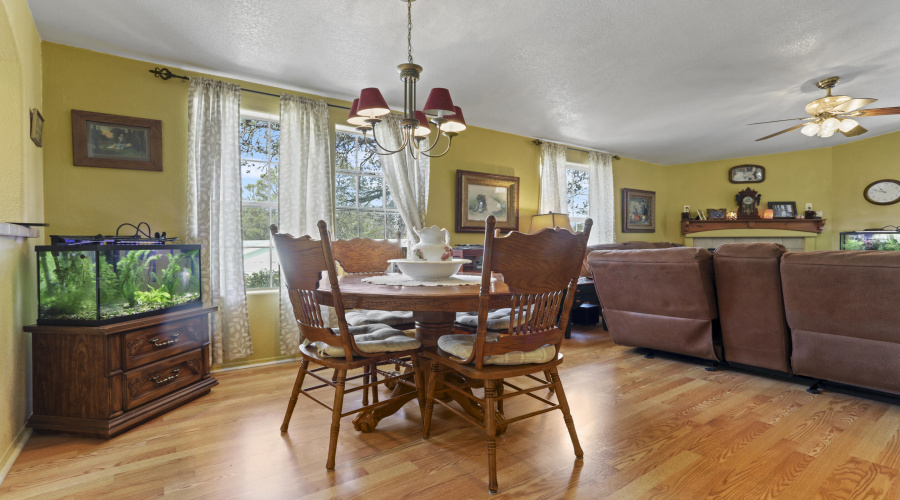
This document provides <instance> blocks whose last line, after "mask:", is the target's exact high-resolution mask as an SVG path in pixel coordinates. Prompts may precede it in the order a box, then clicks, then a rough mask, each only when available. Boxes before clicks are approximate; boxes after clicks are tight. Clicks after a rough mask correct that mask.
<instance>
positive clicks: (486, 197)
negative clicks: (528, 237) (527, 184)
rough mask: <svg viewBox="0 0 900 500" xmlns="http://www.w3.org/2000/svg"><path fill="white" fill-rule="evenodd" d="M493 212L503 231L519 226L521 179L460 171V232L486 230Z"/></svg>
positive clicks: (458, 214) (457, 180)
mask: <svg viewBox="0 0 900 500" xmlns="http://www.w3.org/2000/svg"><path fill="white" fill-rule="evenodd" d="M489 215H493V216H494V217H495V218H496V219H497V229H499V230H500V231H504V232H507V231H517V230H518V229H519V178H518V177H509V176H506V175H495V174H485V173H481V172H470V171H468V170H457V171H456V232H457V233H483V232H484V221H485V219H487V218H488V216H489Z"/></svg>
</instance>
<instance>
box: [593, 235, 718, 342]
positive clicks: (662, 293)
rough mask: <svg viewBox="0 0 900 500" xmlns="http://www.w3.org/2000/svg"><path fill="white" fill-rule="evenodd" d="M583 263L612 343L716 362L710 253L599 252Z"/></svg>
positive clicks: (675, 250)
mask: <svg viewBox="0 0 900 500" xmlns="http://www.w3.org/2000/svg"><path fill="white" fill-rule="evenodd" d="M588 263H589V265H590V268H591V271H592V272H593V275H594V286H595V288H596V290H597V296H598V298H599V299H600V303H601V304H602V305H603V316H604V318H605V319H606V324H607V326H608V327H609V333H610V336H611V337H612V338H613V340H614V341H615V342H616V343H618V344H622V345H628V346H634V347H648V348H652V349H659V350H663V351H670V352H677V353H681V354H687V355H689V356H696V357H700V358H704V359H713V360H715V359H719V356H718V354H717V353H716V350H715V349H714V347H713V336H714V329H715V328H716V327H715V324H714V323H715V321H714V320H716V318H718V309H717V307H716V295H715V287H714V286H713V265H712V254H710V253H709V252H708V251H707V250H706V249H702V248H666V249H652V250H632V251H628V252H621V251H616V250H599V251H594V252H591V254H590V255H589V256H588Z"/></svg>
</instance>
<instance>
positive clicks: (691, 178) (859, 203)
mask: <svg viewBox="0 0 900 500" xmlns="http://www.w3.org/2000/svg"><path fill="white" fill-rule="evenodd" d="M876 119H877V118H876ZM817 139H818V140H820V139H819V138H816V137H813V138H810V140H817ZM822 143H823V144H825V141H822ZM745 163H751V164H757V165H762V166H764V167H766V180H765V181H764V182H762V183H759V184H731V183H730V182H728V169H729V168H731V167H733V166H735V165H741V164H745ZM664 168H665V170H666V175H665V179H666V185H667V186H668V187H667V188H666V190H667V197H668V204H667V207H666V209H665V210H666V212H667V213H668V214H669V216H670V223H669V224H666V233H665V236H666V239H667V240H669V241H682V236H681V228H680V224H679V217H680V213H681V210H682V206H684V205H690V206H691V210H692V213H693V214H696V209H698V208H699V209H701V210H705V209H707V208H728V209H732V210H733V209H735V208H736V207H737V204H736V203H735V201H734V195H735V194H737V192H738V191H741V190H742V189H744V188H745V187H751V188H753V189H755V190H756V191H758V192H759V193H761V194H762V208H765V207H767V206H768V205H767V203H768V202H770V201H794V202H796V203H797V210H798V212H799V213H802V212H803V210H804V209H805V206H806V203H812V204H813V210H821V211H822V212H823V218H824V219H826V225H825V230H824V231H823V232H822V234H821V235H819V236H817V237H816V238H815V242H814V245H813V248H814V249H816V250H836V249H838V248H839V233H840V232H841V231H853V230H860V229H866V228H872V227H883V226H885V225H888V224H900V204H895V205H888V206H878V205H873V204H871V203H869V202H867V201H866V200H865V199H864V198H863V195H862V193H863V189H864V188H865V187H866V186H867V185H869V183H871V182H873V181H876V180H879V179H885V178H891V179H898V178H900V132H894V133H891V134H885V135H881V136H878V137H873V138H871V139H865V140H861V141H856V142H853V143H850V144H844V145H840V146H834V147H822V148H819V149H809V150H806V151H795V152H791V153H779V154H772V155H763V156H750V157H745V158H732V159H728V160H716V161H708V162H702V163H686V164H681V165H673V166H669V167H664ZM617 181H618V179H617Z"/></svg>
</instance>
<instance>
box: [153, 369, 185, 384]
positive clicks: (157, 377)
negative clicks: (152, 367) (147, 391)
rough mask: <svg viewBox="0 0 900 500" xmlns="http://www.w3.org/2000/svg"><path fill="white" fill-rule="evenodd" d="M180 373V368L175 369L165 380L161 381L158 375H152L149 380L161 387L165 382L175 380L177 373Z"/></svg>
mask: <svg viewBox="0 0 900 500" xmlns="http://www.w3.org/2000/svg"><path fill="white" fill-rule="evenodd" d="M180 371H181V368H176V369H174V370H172V374H171V375H169V376H168V377H166V378H163V379H161V378H159V377H160V376H159V375H154V376H152V377H150V380H152V381H154V382H156V385H163V384H165V383H167V382H171V381H173V380H175V379H176V378H178V373H179V372H180Z"/></svg>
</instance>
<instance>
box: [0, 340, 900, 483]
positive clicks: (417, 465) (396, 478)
mask: <svg viewBox="0 0 900 500" xmlns="http://www.w3.org/2000/svg"><path fill="white" fill-rule="evenodd" d="M563 350H564V353H565V354H566V359H565V363H563V365H562V366H561V367H560V375H561V377H562V380H563V383H564V384H565V387H566V390H567V394H568V397H569V403H570V405H571V406H572V413H573V416H574V418H575V423H576V426H577V429H578V433H579V437H580V439H581V443H582V446H583V448H584V450H585V457H584V459H583V460H576V459H575V456H574V454H573V451H572V445H571V443H570V442H569V438H568V434H567V433H566V428H565V425H564V423H563V420H562V415H561V414H559V412H551V413H547V414H544V415H540V416H538V417H535V418H532V419H528V420H525V421H523V422H518V423H515V424H512V425H511V426H510V427H509V430H508V432H507V433H506V434H505V435H503V436H501V437H500V438H499V439H498V443H497V449H498V471H499V483H500V493H499V495H498V497H500V498H516V499H519V498H592V499H593V498H615V499H632V498H634V499H667V498H671V499H701V498H717V499H718V498H721V499H729V498H734V499H758V498H759V499H769V498H783V499H806V498H810V499H813V498H816V499H818V498H821V499H851V498H866V499H878V498H885V499H894V498H900V474H898V470H900V406H897V405H894V404H889V403H884V402H880V401H877V400H874V399H864V398H861V397H857V396H854V395H848V394H843V393H836V392H829V391H826V392H823V393H822V394H819V395H811V394H808V393H806V392H805V389H806V386H805V385H801V384H797V383H792V382H787V381H783V380H777V379H773V378H767V377H763V376H759V375H754V374H748V373H745V372H740V371H735V370H730V369H727V368H726V369H721V370H719V371H716V372H707V371H705V370H704V366H703V365H701V364H698V363H695V362H690V361H688V360H685V359H683V358H679V357H675V356H667V355H662V354H660V355H657V357H656V358H654V359H645V358H644V357H643V356H642V355H641V354H642V353H641V352H639V351H637V350H634V349H630V348H625V347H620V346H616V345H614V344H613V343H612V342H611V341H610V339H609V336H608V334H607V333H606V332H605V331H603V330H602V329H600V328H599V327H596V328H576V329H575V331H574V334H573V338H572V339H571V340H567V341H566V342H565V344H564V348H563ZM297 366H298V364H297V363H291V364H285V365H278V366H271V367H260V368H251V369H246V370H240V371H232V372H224V373H219V374H217V375H216V377H217V378H218V379H219V383H220V385H219V386H218V387H215V388H214V389H213V391H212V393H211V394H210V395H208V396H204V397H202V398H200V399H199V400H197V401H194V402H192V403H189V404H187V405H186V406H183V407H181V408H179V409H177V410H175V411H172V412H171V413H168V414H167V415H164V416H162V417H160V418H157V419H155V420H153V421H151V422H148V423H147V424H144V425H142V426H140V427H138V428H136V429H134V430H131V431H129V432H127V433H125V434H124V435H122V436H119V437H117V438H114V439H112V440H109V441H102V440H95V439H85V438H76V437H69V436H54V435H47V434H37V433H36V434H34V435H33V436H32V438H31V439H30V440H29V442H28V444H27V445H26V447H25V449H24V451H23V452H22V454H21V455H20V456H19V458H18V460H17V461H16V463H15V464H14V466H13V468H12V469H11V470H10V472H9V474H8V476H7V478H6V480H5V481H4V482H3V484H2V485H0V498H3V499H7V498H11V499H13V498H42V499H45V498H76V499H82V498H84V499H94V498H153V497H162V496H165V497H171V498H360V497H365V498H367V499H381V498H384V499H388V498H390V499H395V498H412V497H417V498H435V499H442V498H452V499H453V500H462V499H466V498H487V497H488V496H489V495H488V493H487V459H486V456H485V444H484V438H483V436H482V434H480V431H478V430H477V429H475V428H474V427H470V426H468V425H467V424H465V423H464V422H463V421H462V420H461V419H459V418H457V417H456V416H455V415H453V414H451V413H450V412H448V411H446V410H445V409H443V408H440V407H436V408H435V415H434V422H433V431H432V437H431V439H429V440H427V441H424V440H422V438H421V422H420V418H419V411H418V409H417V408H416V407H415V405H414V404H413V403H411V404H409V405H407V406H406V407H405V408H404V410H403V411H401V412H400V413H399V414H397V415H395V416H393V417H392V418H389V419H386V420H384V421H382V422H381V424H380V425H379V427H378V429H377V430H376V431H375V432H373V433H369V434H361V433H358V432H356V431H354V430H353V426H352V424H351V422H350V419H349V418H347V419H344V420H343V422H342V427H341V435H340V441H339V444H338V454H337V464H338V465H337V469H336V470H335V471H334V472H327V471H326V470H325V466H324V465H325V457H326V452H327V449H328V430H329V425H330V413H329V412H328V411H326V410H324V409H323V408H321V407H319V406H318V405H316V404H315V403H313V402H312V401H309V400H307V399H301V400H300V401H299V403H298V405H297V409H296V411H295V413H294V418H293V421H292V422H291V428H290V432H289V433H288V434H285V435H282V434H281V433H280V432H279V426H280V424H281V419H282V416H283V414H284V409H285V406H286V404H287V399H288V396H289V393H290V390H291V386H292V383H293V380H294V375H295V371H296V369H297ZM322 394H323V396H324V395H325V394H326V393H322ZM355 394H356V395H358V394H359V393H358V392H357V393H355ZM518 399H519V400H518V401H517V400H515V399H514V400H512V401H508V402H507V404H506V411H507V413H510V414H513V415H514V414H519V413H524V412H527V411H531V410H534V409H537V408H539V405H540V403H538V402H536V401H534V400H532V399H531V398H518ZM357 400H358V396H357V397H355V398H353V399H351V401H352V402H355V401H357Z"/></svg>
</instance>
